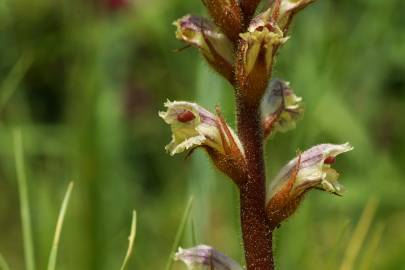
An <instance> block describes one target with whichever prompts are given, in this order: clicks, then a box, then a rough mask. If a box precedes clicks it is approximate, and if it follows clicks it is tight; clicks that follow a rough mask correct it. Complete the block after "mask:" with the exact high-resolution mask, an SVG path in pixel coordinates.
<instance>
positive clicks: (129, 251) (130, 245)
mask: <svg viewBox="0 0 405 270" xmlns="http://www.w3.org/2000/svg"><path fill="white" fill-rule="evenodd" d="M135 236H136V211H133V212H132V223H131V232H130V233H129V237H128V242H129V243H128V249H127V254H126V255H125V258H124V261H123V263H122V266H121V270H125V268H126V267H127V264H128V262H129V259H130V258H131V255H132V249H133V247H134V242H135Z"/></svg>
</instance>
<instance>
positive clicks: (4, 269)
mask: <svg viewBox="0 0 405 270" xmlns="http://www.w3.org/2000/svg"><path fill="white" fill-rule="evenodd" d="M0 270H10V267H9V266H8V264H7V262H6V260H5V259H4V258H3V255H1V254H0Z"/></svg>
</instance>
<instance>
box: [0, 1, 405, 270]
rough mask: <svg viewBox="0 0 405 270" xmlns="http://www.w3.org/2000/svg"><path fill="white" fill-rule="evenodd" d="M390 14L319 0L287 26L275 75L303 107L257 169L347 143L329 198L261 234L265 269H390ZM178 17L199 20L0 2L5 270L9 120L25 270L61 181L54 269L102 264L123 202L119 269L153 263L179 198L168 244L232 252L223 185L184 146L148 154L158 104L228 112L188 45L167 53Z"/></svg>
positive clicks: (399, 259)
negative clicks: (128, 253)
mask: <svg viewBox="0 0 405 270" xmlns="http://www.w3.org/2000/svg"><path fill="white" fill-rule="evenodd" d="M404 11H405V2H404V1H401V0H385V1H381V0H372V1H370V0H368V1H366V0H340V1H336V0H322V1H318V2H317V3H316V4H314V5H312V6H311V7H310V8H308V9H307V10H305V12H303V13H302V14H300V15H299V16H298V17H297V18H296V20H295V24H294V26H293V27H292V29H291V32H290V34H291V39H290V40H289V41H288V43H287V44H286V45H285V47H284V48H283V49H282V50H281V51H280V55H279V57H278V62H277V65H276V66H275V76H276V77H280V78H283V79H286V80H288V81H290V82H291V86H292V87H293V88H294V89H295V91H296V93H297V94H298V95H299V96H302V97H303V98H304V101H305V107H306V112H305V116H304V118H303V119H302V120H301V121H300V122H299V123H298V126H297V128H296V129H295V130H294V131H290V132H288V133H285V134H277V135H276V136H275V137H274V138H272V140H271V141H269V142H268V144H267V148H266V150H267V151H266V160H267V161H268V179H269V180H270V179H271V177H272V176H274V175H275V174H276V173H277V170H278V169H280V168H281V166H282V165H283V164H284V163H285V162H287V161H288V160H289V159H290V158H292V157H293V156H294V155H295V152H296V150H297V149H302V150H304V149H306V148H308V147H310V146H312V145H314V144H318V143H323V142H331V143H343V142H346V141H349V142H351V143H352V144H353V145H354V147H355V151H352V152H350V153H348V154H345V155H343V156H342V157H341V158H339V160H338V161H337V163H336V165H335V167H336V168H337V169H338V171H339V172H341V181H342V183H343V184H344V185H345V186H346V188H347V192H346V194H345V196H344V197H343V198H340V197H336V196H332V195H330V194H326V193H322V192H311V194H310V195H309V196H307V198H306V200H305V202H304V203H303V205H302V207H301V208H300V210H299V211H298V212H297V213H296V214H295V215H294V216H293V217H292V218H291V219H290V220H289V222H287V223H286V224H284V225H282V226H281V228H280V230H279V231H278V232H277V233H276V235H275V239H276V240H275V241H276V244H275V253H276V257H277V258H276V261H277V265H278V269H311V270H313V269H341V270H349V269H361V270H365V269H384V270H390V269H395V270H398V269H405V256H404V254H405V195H404V194H405V193H404V190H405V176H404V167H405V136H404V135H405V134H404V132H405V120H404V116H405V28H404V25H405V17H404ZM187 13H192V14H204V9H203V5H202V3H201V2H200V1H180V0H170V1H163V0H148V1H145V0H133V1H130V0H128V1H125V0H92V1H90V0H88V1H83V0H60V1H54V0H36V1H28V0H1V1H0V253H1V254H2V255H3V257H4V258H5V259H6V260H7V262H8V263H9V265H10V266H11V268H12V269H13V270H15V269H24V255H23V240H22V234H21V220H20V203H19V197H18V186H17V177H16V166H15V162H14V158H15V157H14V156H15V154H14V150H13V130H14V129H16V128H19V129H20V130H21V133H22V136H23V142H24V160H25V170H26V175H27V182H28V194H29V205H30V208H31V216H32V224H33V238H34V247H35V258H36V264H37V266H38V269H44V268H45V267H46V264H47V259H48V255H49V250H50V247H51V242H52V237H53V232H54V227H55V224H56V219H57V215H58V212H59V208H60V204H61V202H62V198H63V196H64V192H65V190H66V187H67V185H68V182H69V181H71V180H74V181H75V188H74V191H73V195H72V198H71V201H70V205H69V209H68V212H67V215H66V219H65V224H64V228H63V232H62V238H61V242H60V246H59V257H58V262H57V269H86V270H87V269H94V270H102V269H118V268H119V266H120V264H121V262H122V260H123V257H124V254H125V250H126V246H127V237H128V234H129V228H130V221H131V211H132V210H133V209H136V210H137V211H138V229H137V238H136V242H135V249H134V256H133V258H132V259H131V262H130V265H129V266H130V268H129V269H142V270H143V269H164V267H165V265H166V263H167V260H168V258H169V256H170V251H171V249H172V245H173V242H174V238H175V235H176V231H177V230H178V227H179V224H180V220H181V217H182V215H183V211H184V208H185V207H186V202H187V200H188V199H189V197H190V196H191V195H193V196H194V204H193V208H192V212H191V216H190V217H189V220H188V221H187V222H186V224H185V226H186V227H185V231H184V235H183V237H182V241H181V245H182V246H184V247H187V246H190V245H191V244H192V242H194V241H195V239H194V238H196V241H197V242H198V243H205V244H210V245H213V246H215V247H217V248H218V249H219V250H221V251H223V252H224V253H226V254H228V255H230V256H232V257H233V258H235V259H236V260H238V261H242V258H243V256H242V252H241V236H240V231H239V221H238V220H239V217H238V207H237V204H238V195H237V190H236V188H235V187H234V186H233V185H232V184H231V182H230V181H229V180H227V179H226V178H225V177H224V176H222V175H220V174H219V173H217V172H216V171H214V169H213V167H212V166H211V164H210V163H209V161H208V159H207V157H206V156H205V155H204V154H203V153H201V152H200V151H196V153H195V154H194V155H193V156H192V157H191V158H189V159H185V158H184V156H176V157H174V158H172V157H170V156H169V155H168V154H166V153H165V151H164V146H165V144H167V143H168V142H169V141H170V130H169V128H168V126H167V125H165V124H164V123H163V121H162V120H161V119H159V118H158V116H157V112H158V111H159V110H162V109H163V102H164V101H165V100H166V99H167V98H169V99H171V100H193V101H198V102H199V103H201V104H203V105H204V106H206V107H208V108H210V109H213V108H214V107H215V105H216V104H220V105H221V106H222V108H223V111H224V112H225V116H226V118H227V120H228V121H229V122H230V123H233V122H234V113H233V106H234V103H233V97H232V89H231V88H230V87H229V85H227V83H226V82H224V81H223V80H222V79H221V78H219V77H218V76H217V75H216V74H215V73H214V72H213V71H211V70H209V69H208V67H207V65H206V64H205V63H204V62H203V61H202V60H201V58H200V57H199V55H198V53H197V52H196V50H194V49H187V50H182V51H181V52H175V50H176V49H178V48H181V47H182V46H183V44H181V43H180V42H179V41H177V40H176V39H175V37H174V27H173V26H172V25H171V23H172V21H173V20H175V19H177V18H178V17H181V16H182V15H184V14H187ZM367 205H368V208H367V207H366V206H367ZM375 206H376V207H375ZM364 209H368V210H366V211H365V212H363V210H364ZM374 209H376V211H375V212H374V213H375V214H374V215H373V210H374ZM362 213H363V214H362ZM193 224H194V225H193ZM193 228H194V229H193ZM193 231H194V233H193V235H194V236H193V237H192V236H191V235H192V232H193ZM173 269H185V268H184V266H183V265H181V264H180V263H176V264H174V266H173Z"/></svg>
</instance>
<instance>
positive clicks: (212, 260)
mask: <svg viewBox="0 0 405 270" xmlns="http://www.w3.org/2000/svg"><path fill="white" fill-rule="evenodd" d="M174 259H175V260H176V261H177V260H179V261H182V262H184V263H185V264H186V265H187V268H188V269H201V268H203V269H210V270H243V268H242V267H241V266H240V265H239V264H238V263H237V262H235V261H234V260H233V259H231V258H229V257H228V256H226V255H224V254H222V253H220V252H219V251H217V250H215V249H214V248H212V247H210V246H206V245H198V246H196V247H192V248H189V249H182V248H179V251H178V252H177V253H176V254H175V256H174Z"/></svg>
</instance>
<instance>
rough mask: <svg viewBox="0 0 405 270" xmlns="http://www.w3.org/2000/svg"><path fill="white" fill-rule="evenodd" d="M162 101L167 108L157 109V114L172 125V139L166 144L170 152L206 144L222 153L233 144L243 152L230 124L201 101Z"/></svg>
mask: <svg viewBox="0 0 405 270" xmlns="http://www.w3.org/2000/svg"><path fill="white" fill-rule="evenodd" d="M164 105H165V107H167V111H166V112H159V116H160V117H161V118H163V120H164V121H165V122H166V123H167V124H169V125H170V126H171V128H172V141H171V142H170V143H169V144H168V145H167V146H166V150H167V151H168V152H169V153H170V154H171V155H174V154H177V153H181V152H183V151H185V150H190V149H193V148H195V147H197V146H206V147H208V148H211V149H213V150H215V151H217V152H219V153H221V154H227V153H229V151H230V148H234V147H237V148H238V149H239V151H241V152H243V148H242V144H241V143H240V142H239V139H238V137H237V136H236V135H235V133H234V132H233V131H232V130H231V128H230V127H229V126H228V125H227V124H226V123H224V121H222V119H220V117H218V116H216V115H214V114H212V113H211V112H209V111H207V110H206V109H204V108H203V107H201V106H200V105H198V104H196V103H192V102H185V101H174V102H170V101H167V102H166V103H165V104H164Z"/></svg>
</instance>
